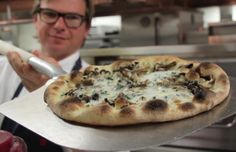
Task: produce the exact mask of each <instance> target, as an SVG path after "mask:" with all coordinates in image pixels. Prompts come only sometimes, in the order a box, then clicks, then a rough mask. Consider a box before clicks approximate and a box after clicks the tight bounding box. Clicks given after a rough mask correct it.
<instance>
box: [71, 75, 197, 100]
mask: <svg viewBox="0 0 236 152" xmlns="http://www.w3.org/2000/svg"><path fill="white" fill-rule="evenodd" d="M179 73H180V72H178V71H157V72H152V73H148V74H145V75H144V76H142V77H139V79H138V80H136V81H137V82H138V83H140V82H143V83H144V82H145V81H147V82H146V83H147V86H146V87H132V88H129V86H130V83H128V81H127V80H125V79H122V78H121V77H118V76H117V75H113V77H112V79H107V78H97V79H95V80H94V84H93V85H92V86H82V87H80V88H78V89H77V91H76V92H75V94H76V95H77V97H80V96H82V95H86V96H89V97H92V96H93V95H94V94H95V93H96V94H98V95H99V97H98V99H97V100H95V99H92V98H91V99H90V102H88V104H98V103H100V102H103V101H104V100H105V99H107V100H108V101H109V102H110V103H112V102H114V101H115V99H116V98H117V97H118V96H119V94H123V96H124V98H125V99H127V101H129V102H130V103H136V104H140V103H142V102H143V101H147V100H152V99H161V100H164V101H167V102H173V101H175V100H180V101H181V102H187V101H189V100H190V99H192V98H193V94H191V92H190V91H189V90H188V89H187V88H184V87H182V88H181V87H177V88H174V86H173V85H168V84H167V85H166V84H165V85H162V83H163V82H168V81H169V80H170V79H172V78H173V77H175V76H176V75H178V74H179Z"/></svg>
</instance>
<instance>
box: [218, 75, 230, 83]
mask: <svg viewBox="0 0 236 152" xmlns="http://www.w3.org/2000/svg"><path fill="white" fill-rule="evenodd" d="M219 81H220V82H221V83H222V84H224V85H226V84H227V81H228V77H227V76H226V75H225V74H224V73H222V74H221V75H220V76H219Z"/></svg>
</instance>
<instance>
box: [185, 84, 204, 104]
mask: <svg viewBox="0 0 236 152" xmlns="http://www.w3.org/2000/svg"><path fill="white" fill-rule="evenodd" d="M184 85H186V87H187V88H188V89H189V90H190V91H191V93H192V94H193V95H194V97H195V99H197V100H204V99H205V98H206V95H207V94H206V92H205V90H204V89H203V88H202V87H200V85H199V84H198V82H197V81H187V82H185V83H184Z"/></svg>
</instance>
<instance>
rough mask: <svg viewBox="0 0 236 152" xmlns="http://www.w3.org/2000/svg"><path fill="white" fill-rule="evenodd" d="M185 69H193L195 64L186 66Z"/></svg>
mask: <svg viewBox="0 0 236 152" xmlns="http://www.w3.org/2000/svg"><path fill="white" fill-rule="evenodd" d="M185 67H186V68H188V69H192V68H193V63H190V64H188V65H186V66H185Z"/></svg>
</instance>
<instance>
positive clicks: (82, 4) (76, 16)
mask: <svg viewBox="0 0 236 152" xmlns="http://www.w3.org/2000/svg"><path fill="white" fill-rule="evenodd" d="M92 15H93V5H92V0H38V1H36V4H35V6H34V9H33V22H34V25H35V28H36V31H37V34H38V38H39V41H40V43H41V49H42V52H39V51H34V52H33V54H35V55H36V56H38V57H40V58H42V59H44V60H46V61H48V62H51V63H53V64H58V65H60V66H62V68H63V69H64V70H65V71H67V72H71V70H78V69H79V68H80V67H81V66H86V63H85V62H83V61H81V59H80V58H79V49H80V48H81V46H82V45H83V43H84V40H85V38H86V36H87V34H88V31H89V28H90V24H91V18H92ZM12 51H14V50H12ZM7 59H8V61H9V63H10V65H9V64H8V62H7V60H6V58H0V67H1V69H0V81H1V82H2V85H1V86H0V104H1V103H3V102H5V101H9V100H11V99H12V98H14V97H17V96H18V95H22V94H25V93H27V92H31V91H34V90H36V89H38V88H39V87H41V86H42V85H43V84H45V82H46V81H47V80H48V79H49V78H48V77H47V76H46V75H43V74H41V73H38V72H37V71H35V70H34V69H33V68H32V67H31V66H30V65H29V64H27V63H26V62H24V61H23V60H22V59H21V58H20V56H19V54H17V53H14V52H11V53H9V54H8V55H7ZM21 82H22V83H21ZM18 84H23V85H19V86H17V85H18ZM22 87H23V88H22ZM32 102H33V101H32ZM22 108H23V107H22ZM19 128H20V129H19ZM2 129H5V130H8V131H11V132H12V133H14V134H15V135H16V136H20V137H22V138H23V139H24V140H25V142H26V144H27V145H28V148H29V151H30V152H31V151H32V152H37V151H40V152H47V151H50V152H52V151H53V152H57V151H58V152H59V151H62V150H61V148H60V147H59V146H57V145H54V144H52V143H50V142H49V141H47V140H46V139H44V138H42V137H39V136H37V135H36V134H33V133H32V132H29V131H28V130H26V129H25V128H23V127H22V126H19V125H18V126H17V125H16V124H14V123H12V122H11V120H9V119H5V120H4V121H3V124H2Z"/></svg>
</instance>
